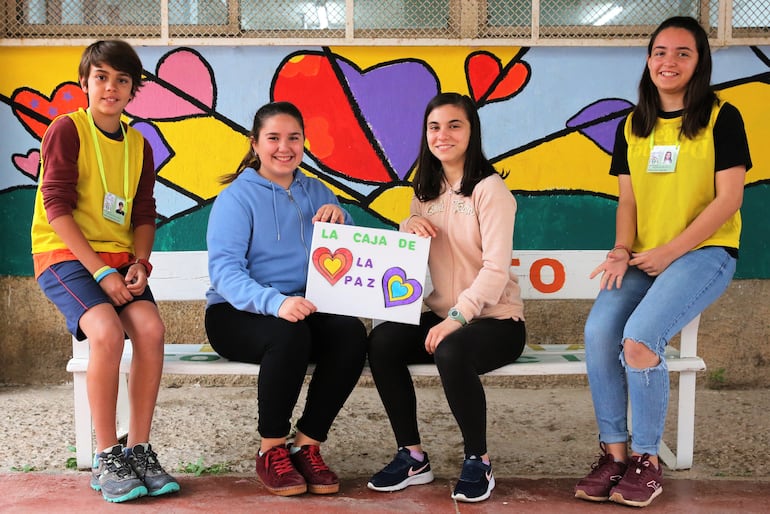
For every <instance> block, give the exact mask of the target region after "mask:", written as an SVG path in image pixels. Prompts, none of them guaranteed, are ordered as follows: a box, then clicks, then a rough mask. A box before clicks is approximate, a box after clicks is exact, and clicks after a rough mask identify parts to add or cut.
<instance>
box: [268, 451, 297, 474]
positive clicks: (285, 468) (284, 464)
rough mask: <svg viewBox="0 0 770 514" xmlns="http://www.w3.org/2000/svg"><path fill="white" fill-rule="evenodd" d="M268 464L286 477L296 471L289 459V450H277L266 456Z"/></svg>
mask: <svg viewBox="0 0 770 514" xmlns="http://www.w3.org/2000/svg"><path fill="white" fill-rule="evenodd" d="M266 457H267V459H266V464H267V465H268V467H269V466H272V467H273V469H275V472H276V473H277V474H278V475H285V474H287V473H291V472H292V471H294V465H293V464H292V463H291V460H290V459H289V450H287V449H286V448H280V447H279V448H275V449H273V450H270V451H269V452H268V454H267V455H266Z"/></svg>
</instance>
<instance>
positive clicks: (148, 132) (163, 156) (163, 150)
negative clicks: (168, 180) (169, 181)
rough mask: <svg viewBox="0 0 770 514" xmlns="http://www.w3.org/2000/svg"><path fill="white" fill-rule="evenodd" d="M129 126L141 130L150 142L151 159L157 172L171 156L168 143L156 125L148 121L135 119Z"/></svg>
mask: <svg viewBox="0 0 770 514" xmlns="http://www.w3.org/2000/svg"><path fill="white" fill-rule="evenodd" d="M131 126H132V127H134V128H135V129H136V130H138V131H139V132H141V133H142V135H143V136H144V138H145V139H146V140H147V142H148V143H150V146H151V147H152V160H153V163H154V164H155V172H156V173H157V172H158V171H159V170H160V169H161V167H163V165H164V164H166V161H167V160H168V159H169V158H170V157H171V149H170V148H169V146H168V143H166V140H165V139H163V135H162V134H161V133H160V131H159V130H158V127H156V126H155V125H154V124H152V123H150V122H147V121H137V122H136V123H134V124H132V125H131Z"/></svg>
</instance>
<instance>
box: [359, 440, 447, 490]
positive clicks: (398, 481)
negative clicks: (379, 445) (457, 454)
mask: <svg viewBox="0 0 770 514" xmlns="http://www.w3.org/2000/svg"><path fill="white" fill-rule="evenodd" d="M424 455H425V459H424V460H423V461H422V462H420V461H419V460H417V459H414V458H412V456H411V455H410V454H409V450H408V449H407V448H399V449H398V453H396V456H395V457H393V460H392V461H391V462H390V464H388V465H387V466H385V467H384V468H383V469H382V471H380V472H379V473H376V474H375V475H374V476H373V477H372V478H371V479H370V480H369V483H368V484H366V486H367V487H368V488H369V489H372V490H374V491H385V492H388V491H400V490H401V489H405V488H406V487H408V486H410V485H420V484H427V483H429V482H433V471H431V469H430V461H429V460H428V452H425V453H424Z"/></svg>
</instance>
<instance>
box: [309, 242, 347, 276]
mask: <svg viewBox="0 0 770 514" xmlns="http://www.w3.org/2000/svg"><path fill="white" fill-rule="evenodd" d="M352 265H353V254H352V253H351V252H350V250H348V249H347V248H339V249H337V250H335V251H334V253H332V252H331V251H330V250H329V249H328V248H326V247H320V248H316V250H315V251H314V252H313V266H315V269H317V270H318V273H320V274H321V275H322V276H323V277H324V278H325V279H326V280H327V281H328V282H329V283H330V284H331V285H334V284H336V283H337V281H338V280H339V279H341V278H342V277H344V276H345V274H346V273H347V272H348V270H350V267H351V266H352Z"/></svg>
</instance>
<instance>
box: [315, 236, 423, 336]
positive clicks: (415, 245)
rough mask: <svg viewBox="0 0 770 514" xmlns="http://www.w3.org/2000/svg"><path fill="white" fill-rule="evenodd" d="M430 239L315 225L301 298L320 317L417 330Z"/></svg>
mask: <svg viewBox="0 0 770 514" xmlns="http://www.w3.org/2000/svg"><path fill="white" fill-rule="evenodd" d="M429 249H430V239H428V238H424V237H419V236H416V235H414V234H406V233H404V232H397V231H394V230H383V229H378V228H367V227H356V226H350V225H336V224H333V223H321V222H318V223H316V224H315V225H314V226H313V243H312V246H311V249H310V263H309V265H308V274H307V289H306V293H305V297H306V298H307V299H308V300H310V301H311V302H313V303H314V304H315V306H316V307H317V308H318V311H319V312H328V313H332V314H347V315H349V316H359V317H363V318H372V319H379V320H387V321H400V322H402V323H410V324H412V325H417V324H419V322H420V312H421V311H422V295H423V291H424V290H425V277H426V273H427V267H428V250H429Z"/></svg>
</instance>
